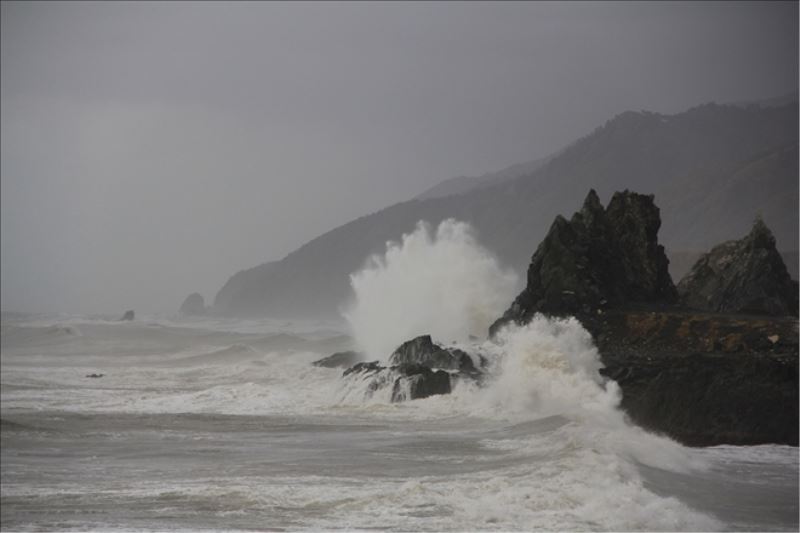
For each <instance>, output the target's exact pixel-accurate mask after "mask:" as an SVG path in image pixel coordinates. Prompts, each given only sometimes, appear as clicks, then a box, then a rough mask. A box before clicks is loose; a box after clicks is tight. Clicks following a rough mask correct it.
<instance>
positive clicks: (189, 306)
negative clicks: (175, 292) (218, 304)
mask: <svg viewBox="0 0 800 533" xmlns="http://www.w3.org/2000/svg"><path fill="white" fill-rule="evenodd" d="M205 312H206V303H205V301H204V300H203V295H201V294H200V293H199V292H193V293H192V294H190V295H189V296H187V297H186V299H185V300H184V301H183V303H182V304H181V308H180V314H182V315H186V316H193V315H204V314H205Z"/></svg>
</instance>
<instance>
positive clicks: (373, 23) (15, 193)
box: [0, 1, 798, 312]
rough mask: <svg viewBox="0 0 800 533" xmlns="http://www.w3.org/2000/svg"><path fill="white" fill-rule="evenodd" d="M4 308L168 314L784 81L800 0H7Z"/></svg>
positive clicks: (790, 86) (782, 88)
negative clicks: (381, 225)
mask: <svg viewBox="0 0 800 533" xmlns="http://www.w3.org/2000/svg"><path fill="white" fill-rule="evenodd" d="M1 9H2V31H1V32H0V38H1V39H2V48H0V52H1V53H2V57H1V59H2V62H0V65H1V67H2V114H1V115H0V116H1V117H2V119H1V122H2V132H1V133H2V137H0V139H1V145H0V146H1V150H2V152H0V155H1V156H2V161H1V163H2V168H1V174H2V209H1V214H2V226H1V229H2V309H3V310H6V311H8V310H35V311H75V312H122V311H123V310H124V309H127V308H134V309H136V310H137V311H143V312H148V311H161V312H171V311H174V310H176V309H177V307H178V306H179V305H180V303H181V300H182V299H183V298H184V297H185V296H186V295H187V294H188V293H189V292H192V291H200V292H201V293H203V295H204V296H205V297H206V299H208V300H210V299H211V298H213V295H214V293H215V291H216V290H217V289H219V287H220V286H221V285H222V284H223V283H224V282H225V280H226V279H227V277H228V276H229V275H231V274H233V273H234V272H235V271H237V270H239V269H242V268H247V267H251V266H254V265H256V264H258V263H261V262H264V261H267V260H273V259H280V258H281V257H282V256H283V255H285V254H286V253H288V252H290V251H291V250H293V249H294V248H296V247H297V246H299V245H301V244H302V243H303V242H305V241H307V240H309V239H310V238H313V237H314V236H316V235H318V234H320V233H322V232H324V231H326V230H328V229H331V228H333V227H334V226H336V225H338V224H341V223H344V222H347V221H348V220H350V219H352V218H354V217H356V216H360V215H362V214H366V213H369V212H372V211H375V210H377V209H379V208H381V207H384V206H386V205H389V204H392V203H394V202H396V201H400V200H404V199H408V198H410V197H412V196H414V195H415V194H417V193H419V192H422V191H423V190H424V189H426V188H427V187H429V186H431V185H433V184H435V183H436V182H438V181H440V180H442V179H445V178H448V177H452V176H455V175H460V174H469V175H476V174H480V173H483V172H487V171H491V170H498V169H500V168H502V167H504V166H507V165H510V164H513V163H518V162H522V161H526V160H530V159H534V158H536V157H540V156H543V155H547V154H548V153H550V152H552V151H554V150H556V149H558V148H560V147H562V146H563V145H564V144H566V143H568V142H570V141H572V140H574V139H575V138H577V137H579V136H582V135H584V134H586V133H588V132H590V131H591V130H592V129H593V128H594V127H595V126H598V125H600V124H602V123H603V122H604V121H605V120H606V119H608V118H610V117H611V116H613V115H614V114H616V113H619V112H622V111H624V110H627V109H635V110H638V109H649V110H653V111H661V112H677V111H682V110H684V109H686V108H688V107H691V106H693V105H697V104H700V103H703V102H707V101H717V102H725V101H739V100H750V99H759V98H765V97H769V96H777V95H780V94H783V93H786V92H789V91H790V90H794V89H795V88H796V87H797V80H798V53H797V50H798V29H797V27H798V8H797V3H795V2H787V3H778V4H770V3H766V2H759V3H752V4H751V3H743V2H732V3H725V2H712V3H708V4H701V3H668V2H643V3H635V4H634V3H622V4H616V3H599V2H590V3H572V2H570V3H564V4H560V3H516V2H514V3H509V4H501V3H491V4H481V3H473V2H467V3H450V2H448V3H405V2H401V3H375V4H368V3H353V4H335V3H327V2H326V3H320V4H315V3H295V4H279V3H251V2H246V3H224V4H217V3H211V2H200V3H190V2H177V3H161V2H144V3H101V2H88V3H68V2H52V3H32V2H21V3H15V2H5V1H4V2H3V3H2V8H1Z"/></svg>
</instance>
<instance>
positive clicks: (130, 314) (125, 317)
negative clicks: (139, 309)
mask: <svg viewBox="0 0 800 533" xmlns="http://www.w3.org/2000/svg"><path fill="white" fill-rule="evenodd" d="M135 317H136V313H134V312H133V309H128V310H127V311H125V314H124V315H122V318H120V320H133V319H134V318H135Z"/></svg>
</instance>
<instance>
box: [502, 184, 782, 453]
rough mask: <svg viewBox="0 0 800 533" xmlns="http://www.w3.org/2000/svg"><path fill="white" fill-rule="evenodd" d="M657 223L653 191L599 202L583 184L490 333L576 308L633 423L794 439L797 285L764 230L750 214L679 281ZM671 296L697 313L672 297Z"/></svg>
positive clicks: (764, 439)
mask: <svg viewBox="0 0 800 533" xmlns="http://www.w3.org/2000/svg"><path fill="white" fill-rule="evenodd" d="M659 225H660V220H659V212H658V208H657V207H656V206H655V205H654V204H653V197H652V196H642V195H639V194H634V193H630V192H627V191H625V192H623V193H616V194H615V195H614V197H613V198H612V200H611V202H610V203H609V205H608V207H607V208H606V209H605V210H604V209H603V208H602V206H601V205H600V202H599V200H598V199H597V196H596V195H595V194H594V191H592V192H590V193H589V196H588V197H587V198H586V201H585V202H584V205H583V208H582V209H581V210H580V211H579V212H578V213H576V214H575V215H574V216H573V217H572V219H571V220H569V221H567V220H566V219H564V218H561V217H558V218H556V220H555V222H553V225H552V227H551V228H550V231H549V233H548V234H547V236H546V237H545V240H544V241H543V242H542V243H541V244H540V245H539V247H538V249H537V250H536V253H535V254H534V256H533V259H532V261H531V265H530V268H529V269H528V280H527V281H528V283H527V286H526V288H525V290H524V291H523V292H522V293H521V294H520V295H519V296H518V297H517V299H516V300H515V301H514V303H513V305H512V306H511V308H510V309H509V310H508V311H506V313H505V315H504V316H503V317H502V318H501V319H500V320H498V321H497V322H496V323H495V324H494V325H493V326H492V330H490V333H492V334H493V333H494V331H496V330H497V329H498V328H499V327H500V326H502V325H503V324H505V323H507V322H509V321H515V322H518V323H525V322H527V321H528V320H529V319H530V318H531V317H532V315H533V314H534V313H537V312H541V313H544V314H548V315H564V314H570V315H574V316H575V317H576V318H578V320H580V322H581V323H582V324H583V326H584V327H585V328H586V329H587V330H588V331H589V332H590V333H591V334H592V336H593V338H594V340H595V343H596V344H597V347H598V350H599V352H600V356H601V359H602V362H603V364H604V365H605V368H603V370H602V371H601V373H602V374H603V375H604V376H606V377H607V378H609V379H613V380H614V381H616V382H617V383H618V384H619V386H620V388H621V390H622V404H621V407H622V409H623V410H624V411H625V412H626V413H627V414H628V416H629V417H630V418H631V420H632V421H633V422H634V423H636V424H639V425H641V426H643V427H645V428H647V429H649V430H652V431H655V432H659V433H663V434H666V435H668V436H670V437H672V438H674V439H676V440H678V441H680V442H682V443H684V444H688V445H716V444H742V445H748V444H765V443H778V444H790V445H797V444H798V323H797V320H796V319H794V318H791V317H788V316H786V315H790V314H794V315H795V316H796V315H797V283H796V282H792V281H791V279H790V276H789V274H788V272H787V271H786V267H785V266H784V264H783V260H782V258H781V256H780V255H779V254H778V252H777V250H776V249H775V239H774V238H773V236H772V233H771V232H770V231H769V229H768V228H767V227H766V225H765V224H764V223H763V221H761V220H760V219H758V220H757V221H756V223H755V225H754V226H753V229H752V231H751V232H750V234H749V235H748V236H747V237H745V238H744V239H742V240H740V241H731V242H727V243H723V244H721V245H719V246H717V247H715V248H714V249H713V250H712V251H711V252H710V253H709V254H707V255H706V256H704V257H702V258H701V259H700V260H699V261H698V262H697V264H696V265H695V266H694V268H693V269H692V271H691V272H690V274H689V275H688V276H686V278H684V280H682V281H681V283H680V285H679V287H678V289H677V290H676V288H675V287H674V286H673V285H672V281H671V280H670V278H669V274H668V273H667V260H666V257H665V255H664V250H663V248H662V247H661V246H660V245H659V244H658V240H657V232H658V229H659ZM679 293H680V303H682V304H683V305H684V306H688V307H693V308H696V309H700V310H702V311H700V312H696V311H692V310H689V309H687V307H680V306H678V305H674V304H676V303H678V302H677V299H678V298H677V297H678V294H679ZM723 313H728V314H723ZM734 313H736V314H734ZM755 313H761V314H765V315H767V314H772V315H780V316H774V317H770V316H763V317H762V318H759V317H758V316H754V314H755Z"/></svg>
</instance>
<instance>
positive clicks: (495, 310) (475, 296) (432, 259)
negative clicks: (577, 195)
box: [344, 219, 517, 359]
mask: <svg viewBox="0 0 800 533" xmlns="http://www.w3.org/2000/svg"><path fill="white" fill-rule="evenodd" d="M350 281H351V285H352V287H353V292H354V294H355V302H354V304H353V305H352V306H351V308H350V309H348V310H347V311H346V312H345V313H344V315H345V317H346V319H347V321H348V322H349V324H350V327H351V329H352V332H353V336H354V338H355V340H356V342H357V343H358V345H359V347H360V348H361V349H362V350H363V351H364V352H365V353H366V354H367V355H368V357H369V358H371V359H385V358H386V357H388V355H389V354H390V353H391V352H392V351H393V350H394V349H395V348H396V347H397V346H398V345H399V344H400V343H402V342H403V341H405V340H408V339H410V338H412V337H415V336H417V335H421V334H424V333H429V334H431V335H433V336H434V337H436V338H438V339H442V340H445V341H446V342H450V341H454V340H455V341H467V340H468V339H469V337H470V336H475V337H484V336H485V334H486V331H487V329H488V328H489V325H490V324H491V323H492V321H493V320H495V319H496V318H497V317H498V316H500V314H501V313H502V312H503V310H504V309H505V307H506V306H507V305H508V302H510V301H511V299H512V298H513V297H514V292H515V290H516V288H517V276H516V274H514V272H512V271H509V270H504V269H503V268H501V266H500V264H499V263H498V262H497V260H496V259H495V258H494V257H493V256H492V254H491V253H490V252H489V251H488V250H486V249H485V248H483V247H482V246H481V245H480V244H479V243H478V242H477V240H476V239H475V237H474V236H473V232H472V230H471V228H470V226H469V225H468V224H465V223H463V222H457V221H455V220H453V219H448V220H445V221H443V222H442V223H441V224H439V227H438V228H436V230H435V231H432V230H431V227H430V226H429V225H428V224H426V223H424V222H419V223H418V224H417V227H416V229H415V230H414V231H413V232H411V233H408V234H405V235H403V238H402V239H401V242H399V243H396V242H389V243H387V245H386V252H385V253H384V254H383V255H375V256H372V257H371V258H369V259H368V260H367V264H366V265H365V266H364V268H363V269H361V270H360V271H358V272H356V273H353V274H351V276H350Z"/></svg>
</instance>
